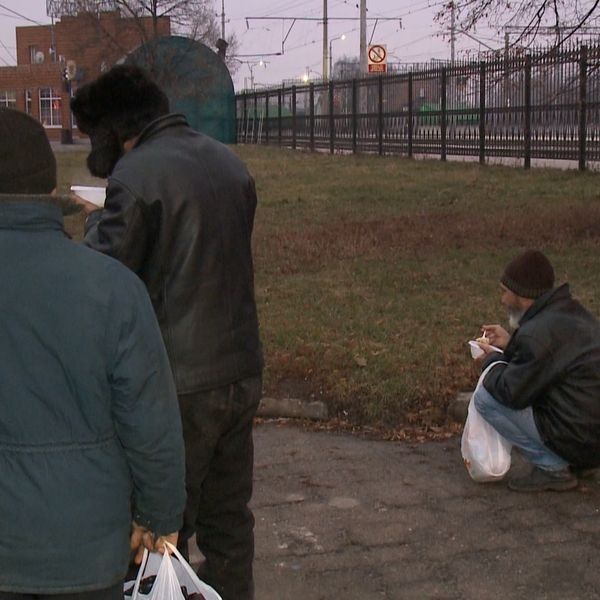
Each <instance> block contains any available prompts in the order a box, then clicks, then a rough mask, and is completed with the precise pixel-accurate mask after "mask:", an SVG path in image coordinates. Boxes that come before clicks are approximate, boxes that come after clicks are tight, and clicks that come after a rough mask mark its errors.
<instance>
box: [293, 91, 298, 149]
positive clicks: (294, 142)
mask: <svg viewBox="0 0 600 600" xmlns="http://www.w3.org/2000/svg"><path fill="white" fill-rule="evenodd" d="M296 125H297V123H296V86H295V85H293V86H292V150H295V149H296V133H297V132H296Z"/></svg>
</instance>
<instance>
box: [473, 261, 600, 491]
mask: <svg viewBox="0 0 600 600" xmlns="http://www.w3.org/2000/svg"><path fill="white" fill-rule="evenodd" d="M500 282H501V287H502V292H503V295H502V304H503V305H504V307H505V308H506V310H507V311H508V315H509V319H510V324H511V327H513V328H515V332H514V333H513V335H512V336H510V335H509V334H508V332H506V331H505V330H504V329H503V328H502V327H500V325H484V326H483V331H484V332H485V333H486V336H487V337H488V339H489V341H490V344H492V345H494V346H497V347H499V348H502V349H504V352H503V353H501V352H495V351H493V350H492V349H490V348H489V347H486V345H481V348H482V349H483V350H484V353H485V354H484V355H483V367H484V368H485V367H487V366H488V365H490V364H492V363H494V362H497V361H506V362H507V363H508V364H498V365H496V366H495V367H494V368H492V369H491V370H490V371H489V373H488V374H487V375H486V377H485V380H484V383H483V386H482V387H481V388H480V389H479V390H478V391H477V392H476V393H475V396H474V402H475V407H476V408H477V410H478V411H479V412H480V413H481V414H482V416H483V417H484V419H485V420H486V421H488V423H490V424H491V425H492V426H493V427H494V428H495V429H496V430H497V431H498V432H499V433H500V435H502V436H503V437H504V438H506V439H507V440H508V441H509V442H511V443H512V444H513V445H514V446H516V447H517V448H519V450H520V451H521V453H522V454H523V456H525V458H527V459H528V460H530V461H531V462H532V463H533V465H534V467H533V469H532V471H531V472H530V473H529V474H528V475H526V476H524V477H520V478H513V479H512V480H511V481H509V487H510V489H512V490H515V491H518V492H539V491H545V490H554V491H563V490H568V489H571V488H574V487H576V486H577V475H578V474H579V475H580V476H585V475H589V474H590V472H591V470H593V469H595V468H596V467H598V466H600V323H598V320H597V319H596V318H595V317H594V316H593V315H591V314H590V313H589V312H588V311H587V310H586V309H585V308H583V306H581V304H580V303H579V302H577V301H576V300H574V299H573V298H572V296H571V293H570V291H569V285H568V284H566V283H565V284H563V285H561V286H559V287H557V288H555V287H554V269H553V267H552V265H551V264H550V261H549V260H548V259H547V258H546V256H544V254H542V253H541V252H539V251H537V250H527V251H525V252H523V253H522V254H520V255H519V256H517V257H516V258H515V259H514V260H512V261H511V262H510V263H509V264H508V265H507V266H506V268H505V270H504V273H503V274H502V277H501V278H500Z"/></svg>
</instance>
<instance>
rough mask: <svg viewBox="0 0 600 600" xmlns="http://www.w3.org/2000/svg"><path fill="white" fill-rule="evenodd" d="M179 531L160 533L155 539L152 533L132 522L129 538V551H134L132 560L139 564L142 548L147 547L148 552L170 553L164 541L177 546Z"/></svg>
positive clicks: (142, 553) (142, 552)
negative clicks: (166, 533)
mask: <svg viewBox="0 0 600 600" xmlns="http://www.w3.org/2000/svg"><path fill="white" fill-rule="evenodd" d="M178 537H179V533H177V532H175V533H170V534H168V535H161V536H159V537H158V539H155V536H154V533H153V532H152V531H150V530H149V529H147V528H146V527H142V526H141V525H138V524H137V523H135V522H134V523H133V524H132V530H131V538H130V540H129V548H130V550H131V552H132V553H133V552H135V553H136V555H135V559H134V562H135V564H136V565H139V564H140V563H141V562H142V556H143V555H144V548H148V550H149V551H150V552H160V553H161V554H164V553H165V551H167V552H169V554H170V553H171V552H170V551H169V549H168V548H167V547H166V545H165V542H170V543H171V544H173V546H177V539H178Z"/></svg>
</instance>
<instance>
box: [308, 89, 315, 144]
mask: <svg viewBox="0 0 600 600" xmlns="http://www.w3.org/2000/svg"><path fill="white" fill-rule="evenodd" d="M308 97H309V102H310V108H309V111H310V113H309V114H310V151H311V152H314V151H315V84H314V83H311V84H310V92H309V94H308Z"/></svg>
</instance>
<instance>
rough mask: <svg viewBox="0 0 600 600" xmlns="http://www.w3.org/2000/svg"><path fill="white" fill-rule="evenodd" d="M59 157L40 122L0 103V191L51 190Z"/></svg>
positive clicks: (5, 192)
mask: <svg viewBox="0 0 600 600" xmlns="http://www.w3.org/2000/svg"><path fill="white" fill-rule="evenodd" d="M55 188H56V159H55V158H54V152H52V148H51V147H50V142H49V141H48V137H47V136H46V132H45V131H44V128H43V127H42V125H41V123H39V122H38V121H36V120H35V119H34V118H32V117H30V116H29V115H26V114H25V113H23V112H20V111H18V110H14V109H12V108H4V107H0V194H49V193H50V192H52V190H54V189H55Z"/></svg>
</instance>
